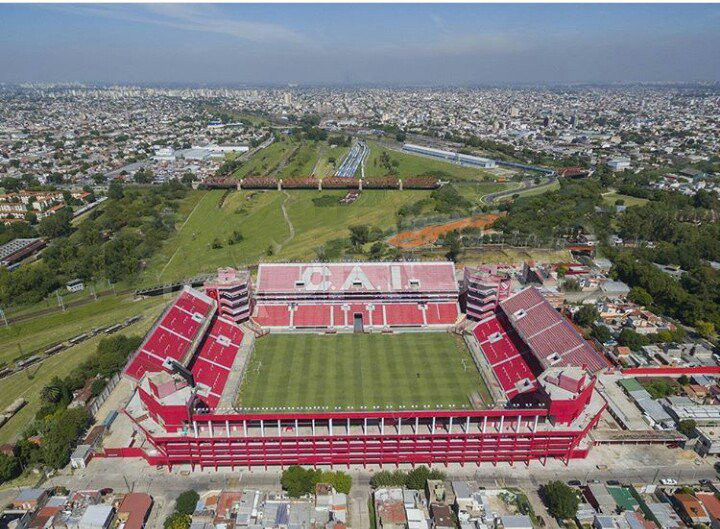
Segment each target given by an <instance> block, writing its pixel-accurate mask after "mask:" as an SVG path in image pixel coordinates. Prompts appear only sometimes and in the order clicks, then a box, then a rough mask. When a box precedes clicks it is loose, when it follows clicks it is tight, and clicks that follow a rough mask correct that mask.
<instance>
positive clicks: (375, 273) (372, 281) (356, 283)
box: [256, 262, 458, 294]
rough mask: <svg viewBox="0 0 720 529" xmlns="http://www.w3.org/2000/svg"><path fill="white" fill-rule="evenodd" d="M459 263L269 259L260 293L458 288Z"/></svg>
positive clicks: (260, 278)
mask: <svg viewBox="0 0 720 529" xmlns="http://www.w3.org/2000/svg"><path fill="white" fill-rule="evenodd" d="M457 290H458V287H457V282H456V281H455V267H454V265H453V263H450V262H433V263H405V262H395V263H282V264H281V263H267V264H261V265H260V266H259V268H258V278H257V288H256V291H257V292H258V293H259V294H262V293H270V292H294V293H297V292H308V293H311V292H412V291H416V292H428V291H429V292H433V291H435V292H437V291H442V292H445V291H452V292H457Z"/></svg>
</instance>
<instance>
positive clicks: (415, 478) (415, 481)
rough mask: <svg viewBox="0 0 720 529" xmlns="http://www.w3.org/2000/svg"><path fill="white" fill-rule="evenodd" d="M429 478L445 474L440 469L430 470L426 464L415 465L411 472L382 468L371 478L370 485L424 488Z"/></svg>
mask: <svg viewBox="0 0 720 529" xmlns="http://www.w3.org/2000/svg"><path fill="white" fill-rule="evenodd" d="M429 479H441V480H443V479H445V474H443V473H442V472H440V471H439V470H436V469H432V470H430V469H429V468H428V467H426V466H425V465H420V466H418V467H415V468H414V469H412V470H411V471H409V472H404V471H402V470H395V471H393V472H390V471H389V470H381V471H380V472H378V473H377V474H375V475H373V477H372V478H371V479H370V485H371V486H373V487H375V488H378V487H405V488H408V489H413V490H423V489H424V488H425V483H427V480H429Z"/></svg>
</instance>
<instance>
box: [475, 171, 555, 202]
mask: <svg viewBox="0 0 720 529" xmlns="http://www.w3.org/2000/svg"><path fill="white" fill-rule="evenodd" d="M555 182H557V178H555V177H551V178H546V179H542V180H541V181H540V183H539V184H536V183H535V179H532V180H523V181H522V182H521V183H520V187H516V188H514V189H507V190H505V191H498V192H497V193H488V194H487V195H485V196H483V197H482V198H481V199H480V201H481V202H482V203H483V204H494V203H496V202H498V201H500V200H503V199H505V198H508V197H512V196H513V195H514V194H516V193H517V194H520V195H522V194H523V193H527V192H528V191H533V190H537V189H542V188H545V187H550V186H552V185H553V184H555Z"/></svg>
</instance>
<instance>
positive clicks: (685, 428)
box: [677, 419, 697, 438]
mask: <svg viewBox="0 0 720 529" xmlns="http://www.w3.org/2000/svg"><path fill="white" fill-rule="evenodd" d="M696 426H697V423H696V422H695V421H694V420H693V419H685V420H682V421H680V422H679V423H678V427H677V429H678V432H680V433H681V434H683V435H684V436H685V437H688V438H693V437H695V435H696V433H695V427H696Z"/></svg>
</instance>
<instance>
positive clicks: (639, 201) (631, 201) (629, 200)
mask: <svg viewBox="0 0 720 529" xmlns="http://www.w3.org/2000/svg"><path fill="white" fill-rule="evenodd" d="M602 197H603V202H605V203H606V204H609V205H611V206H614V205H615V202H616V201H618V200H624V201H625V205H626V206H644V205H645V204H647V203H648V200H647V199H646V198H638V197H633V196H630V195H623V194H620V193H618V192H616V191H610V192H608V193H603V196H602Z"/></svg>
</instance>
